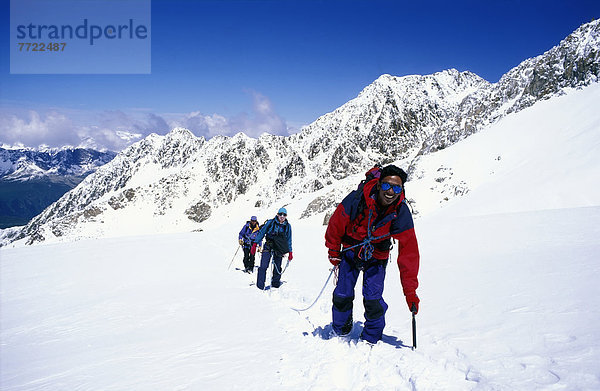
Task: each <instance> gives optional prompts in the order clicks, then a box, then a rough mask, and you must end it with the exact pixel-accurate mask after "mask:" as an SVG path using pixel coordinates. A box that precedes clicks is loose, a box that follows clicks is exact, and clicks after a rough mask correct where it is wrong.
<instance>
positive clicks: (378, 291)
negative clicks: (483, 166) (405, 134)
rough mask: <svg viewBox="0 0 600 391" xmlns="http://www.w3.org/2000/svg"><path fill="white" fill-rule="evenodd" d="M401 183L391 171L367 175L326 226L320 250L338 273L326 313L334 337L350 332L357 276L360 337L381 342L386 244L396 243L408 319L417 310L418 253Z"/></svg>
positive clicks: (403, 176)
mask: <svg viewBox="0 0 600 391" xmlns="http://www.w3.org/2000/svg"><path fill="white" fill-rule="evenodd" d="M371 178H372V179H371ZM406 178H407V174H406V173H405V172H404V170H402V169H400V168H398V167H396V166H394V165H389V166H386V167H384V168H383V169H380V168H379V167H375V168H373V169H371V170H370V171H369V172H368V173H367V181H364V182H363V183H361V185H360V186H359V188H358V189H357V190H355V191H353V192H351V193H350V194H349V195H348V196H346V198H344V200H343V201H342V202H341V203H340V204H339V205H338V206H337V209H336V210H335V212H334V213H333V216H331V219H330V220H329V224H328V226H327V231H326V233H325V245H326V246H327V248H328V249H329V261H330V262H331V263H332V264H333V265H334V266H336V267H337V268H338V281H337V285H336V288H335V290H334V291H333V310H332V312H333V323H332V327H333V331H334V333H335V334H336V335H347V334H349V333H350V332H351V331H352V326H353V319H352V302H353V300H354V287H355V285H356V281H357V280H358V276H359V274H360V272H361V271H362V272H363V290H362V292H363V300H364V306H365V323H364V328H363V330H362V334H361V336H360V337H361V338H362V339H363V340H365V341H367V342H369V343H372V344H375V343H377V341H379V340H380V339H381V336H382V334H383V328H384V327H385V312H386V310H387V308H388V306H387V304H386V303H385V301H384V300H383V297H382V295H383V285H384V280H385V267H386V264H387V260H388V256H389V252H390V247H391V239H395V240H396V241H397V242H398V260H397V262H398V268H399V269H400V281H401V283H402V288H403V291H404V295H405V297H406V302H407V304H408V308H409V310H410V311H411V312H413V313H417V312H418V310H419V297H418V296H417V294H416V289H417V287H418V285H419V282H418V279H417V274H418V272H419V247H418V245H417V238H416V235H415V230H414V224H413V219H412V216H411V212H410V210H409V207H408V205H407V204H406V201H405V193H404V183H405V182H406Z"/></svg>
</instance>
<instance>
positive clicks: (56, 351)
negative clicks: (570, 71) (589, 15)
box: [0, 84, 600, 391]
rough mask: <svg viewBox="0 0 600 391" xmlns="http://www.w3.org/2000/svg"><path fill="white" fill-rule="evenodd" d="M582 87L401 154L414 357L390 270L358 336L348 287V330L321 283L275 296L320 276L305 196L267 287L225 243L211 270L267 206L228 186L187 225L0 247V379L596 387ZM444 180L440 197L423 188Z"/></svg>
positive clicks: (598, 306) (593, 223)
mask: <svg viewBox="0 0 600 391" xmlns="http://www.w3.org/2000/svg"><path fill="white" fill-rule="evenodd" d="M599 94H600V88H599V85H598V84H593V85H592V86H590V87H587V88H585V89H584V90H581V91H571V92H570V93H568V94H567V95H565V96H562V97H558V98H553V99H551V100H548V101H545V102H541V103H538V104H536V105H534V106H533V107H531V108H528V109H525V110H523V111H521V112H519V113H516V114H512V115H511V116H509V117H507V118H505V119H504V120H502V121H500V122H498V123H497V124H496V125H493V126H492V127H489V128H487V129H484V130H482V131H481V132H480V133H478V134H476V135H474V136H471V137H469V138H467V139H466V140H464V141H461V142H460V143H457V144H455V145H453V146H451V147H449V148H446V149H444V150H442V151H439V152H437V153H434V154H432V155H429V156H426V157H423V158H422V159H421V160H420V161H419V162H418V163H417V164H416V165H415V167H414V172H415V175H416V174H419V173H420V174H419V176H421V178H420V179H416V180H414V181H411V182H409V184H407V191H408V192H409V197H410V198H413V199H414V200H415V201H416V203H415V208H416V209H417V210H418V211H419V218H418V219H417V220H416V223H415V224H416V230H417V235H418V238H419V244H420V248H421V253H422V266H421V271H420V282H421V287H420V288H419V290H418V292H419V295H420V297H421V310H420V312H419V314H418V316H417V321H418V324H417V326H418V349H417V350H415V351H412V350H411V349H410V347H409V345H411V328H410V320H411V319H410V313H409V312H408V309H407V308H406V303H405V302H404V298H403V296H402V293H401V288H400V284H399V278H398V271H397V268H396V267H395V265H393V264H391V265H389V266H390V267H389V268H388V277H387V279H386V284H387V287H386V290H385V294H384V297H385V299H386V301H387V302H388V304H389V305H390V308H389V310H388V313H387V315H386V319H387V326H386V328H385V330H384V338H383V340H382V341H381V342H380V343H379V344H377V345H376V346H374V347H373V348H371V347H369V346H367V345H365V344H364V343H363V342H360V341H358V335H359V334H360V330H361V328H362V321H363V317H362V312H363V307H362V300H360V289H357V300H355V309H354V318H355V327H354V330H353V332H352V333H351V336H350V338H349V339H347V340H340V339H338V338H331V337H330V336H329V331H330V325H329V323H330V307H331V292H332V290H333V284H332V283H331V282H330V283H329V284H328V285H327V287H326V288H325V291H324V293H323V297H321V299H320V300H319V301H318V302H317V304H316V305H315V306H314V307H313V308H311V309H309V310H307V311H304V312H300V313H298V312H296V311H294V310H292V309H291V308H290V307H295V308H298V307H306V306H308V305H309V304H310V303H312V301H313V300H314V299H315V297H316V296H317V294H318V293H319V291H320V290H321V288H322V286H323V284H324V282H325V280H326V278H327V276H328V274H329V264H328V262H327V261H326V252H325V250H324V247H323V234H324V229H325V228H324V227H323V226H322V225H321V224H322V218H323V216H322V214H320V215H314V216H311V217H309V218H307V219H302V220H299V219H298V218H297V217H298V216H299V215H300V213H301V212H302V211H303V210H304V208H305V207H306V203H307V202H308V201H309V200H310V199H312V197H308V196H307V197H306V198H305V199H299V198H296V199H290V200H288V201H289V205H287V206H286V207H287V209H288V212H289V218H290V221H291V222H292V224H293V227H294V230H293V232H294V261H293V262H292V263H291V266H290V267H289V269H288V270H287V271H286V272H285V274H284V276H283V280H284V281H285V283H284V284H283V286H282V287H281V288H280V289H272V290H268V291H264V292H263V291H259V290H258V289H256V287H255V286H253V285H251V284H252V282H253V278H252V277H253V276H250V275H247V274H244V273H241V272H240V271H238V270H235V269H236V267H237V268H239V267H241V266H242V265H241V254H240V253H237V256H236V257H235V258H234V259H233V265H232V266H231V269H228V265H229V264H230V262H231V261H232V257H233V256H234V253H235V251H236V245H237V243H236V240H237V232H238V231H239V229H240V228H241V226H242V224H243V222H244V221H245V220H246V219H247V218H248V217H249V215H250V214H256V215H258V216H259V219H261V220H263V219H266V218H269V217H271V215H272V214H274V212H275V210H276V208H274V209H273V210H265V209H259V208H254V207H253V204H251V200H239V202H236V203H233V204H232V206H231V208H229V209H228V210H227V212H226V213H221V214H220V215H219V216H212V217H211V218H210V219H209V220H207V222H208V223H209V224H208V226H209V227H211V228H210V229H208V230H205V231H203V232H194V233H184V234H164V235H153V236H152V235H148V236H136V237H115V238H106V239H99V240H80V241H75V242H71V243H55V244H45V245H36V246H27V247H14V248H2V249H0V320H1V323H0V328H1V334H0V337H1V346H0V389H2V390H3V391H4V390H6V391H9V390H10V391H16V390H75V389H77V390H276V389H277V390H281V389H283V390H309V389H310V390H473V389H476V390H534V389H535V390H538V389H543V390H597V389H600V369H599V366H598V362H600V342H599V341H598V339H597V336H598V335H599V334H600V299H599V297H600V286H599V285H598V283H597V279H598V275H599V274H600V264H599V263H598V261H597V257H598V256H597V254H599V253H600V241H599V240H598V238H599V237H600V228H598V224H597V222H598V221H599V220H600V196H599V192H598V186H597V184H595V180H597V178H599V177H600V176H599V175H598V174H599V173H600V158H599V157H598V155H597V151H598V145H599V144H598V142H599V141H600V123H599V120H598V118H599V117H600V115H599V114H597V113H596V111H597V110H594V109H593V108H594V107H596V106H597V102H598V101H599V96H600V95H599ZM534 125H536V126H534ZM516 134H518V135H519V138H518V139H515V138H514V136H515V135H516ZM498 156H500V157H501V158H500V160H494V158H497V157H498ZM441 166H443V167H441ZM439 168H443V170H441V171H440V170H439ZM556 174H558V175H556ZM438 178H445V179H443V180H441V181H436V179H438ZM354 179H355V178H354ZM461 181H462V182H464V183H465V184H466V188H467V189H468V192H467V193H466V195H464V196H463V197H458V196H456V195H454V193H452V194H450V192H451V191H454V192H455V191H456V187H454V190H452V189H453V187H452V186H453V184H456V183H460V182H461ZM445 185H448V193H447V195H448V199H449V200H448V201H445V200H443V199H442V200H440V199H437V198H435V199H430V198H429V197H428V195H429V194H430V193H432V191H431V190H430V188H431V186H440V187H442V188H443V187H444V186H445ZM438 190H439V189H438ZM442 190H443V189H442ZM434 193H437V190H436V192H434ZM288 201H286V202H288ZM440 201H442V202H441V203H440ZM440 206H443V208H440ZM394 254H395V251H394Z"/></svg>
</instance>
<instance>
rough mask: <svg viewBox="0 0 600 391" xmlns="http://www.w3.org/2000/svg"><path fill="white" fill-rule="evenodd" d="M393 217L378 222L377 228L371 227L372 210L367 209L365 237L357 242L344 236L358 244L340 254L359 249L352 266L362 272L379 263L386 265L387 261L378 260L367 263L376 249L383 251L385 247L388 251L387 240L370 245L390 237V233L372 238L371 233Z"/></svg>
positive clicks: (389, 243) (388, 242)
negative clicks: (367, 217)
mask: <svg viewBox="0 0 600 391" xmlns="http://www.w3.org/2000/svg"><path fill="white" fill-rule="evenodd" d="M394 217H396V215H395V214H389V215H387V216H386V217H384V218H383V219H382V220H381V221H380V222H379V224H378V227H372V218H373V210H372V209H370V208H369V219H368V221H367V237H366V238H365V239H364V240H362V241H358V240H356V239H353V238H350V237H349V236H347V235H345V236H344V238H350V239H352V240H353V241H355V242H358V243H356V244H353V245H351V246H350V247H346V248H343V249H342V251H341V252H345V251H348V250H352V249H354V248H357V247H360V250H359V251H358V253H357V254H356V257H354V264H355V266H356V268H357V269H358V270H364V269H366V268H367V267H369V266H373V265H376V264H379V263H380V264H383V265H385V264H386V263H387V259H385V260H379V262H368V261H369V260H370V259H371V258H372V257H373V252H374V251H375V249H376V248H377V249H378V250H384V248H383V247H384V246H385V247H387V248H385V250H389V249H390V245H391V241H390V240H389V239H388V240H387V241H385V242H380V243H372V242H373V241H375V240H379V239H384V238H388V237H390V236H392V233H391V232H389V233H387V234H385V235H380V236H373V234H372V232H374V231H375V230H376V229H377V228H379V227H381V226H383V225H385V224H387V222H388V221H389V220H391V219H393V218H394Z"/></svg>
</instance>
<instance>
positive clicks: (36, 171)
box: [0, 148, 116, 228]
mask: <svg viewBox="0 0 600 391" xmlns="http://www.w3.org/2000/svg"><path fill="white" fill-rule="evenodd" d="M115 155H116V153H115V152H110V151H107V152H101V151H96V150H93V149H84V148H60V149H47V148H45V149H25V148H10V149H9V148H0V186H1V187H2V191H1V192H0V228H6V227H10V226H15V225H24V224H26V223H27V222H28V221H29V220H31V218H33V217H34V216H36V215H38V214H39V213H40V212H42V211H43V210H44V209H45V208H46V207H48V206H49V205H51V204H52V203H53V202H55V201H56V200H58V199H59V198H60V197H61V196H62V195H63V194H65V193H66V192H67V191H69V190H71V189H73V188H74V187H75V186H77V185H78V184H79V183H80V182H81V181H82V180H83V178H85V177H86V176H88V175H90V174H91V173H93V172H95V171H96V169H97V168H98V167H100V166H102V165H104V164H106V163H108V162H109V161H111V160H112V159H113V158H114V157H115Z"/></svg>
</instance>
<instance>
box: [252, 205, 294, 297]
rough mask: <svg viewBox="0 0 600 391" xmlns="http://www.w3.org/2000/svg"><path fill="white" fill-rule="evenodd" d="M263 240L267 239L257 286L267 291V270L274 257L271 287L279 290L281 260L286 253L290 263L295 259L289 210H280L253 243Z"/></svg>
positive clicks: (259, 268)
mask: <svg viewBox="0 0 600 391" xmlns="http://www.w3.org/2000/svg"><path fill="white" fill-rule="evenodd" d="M263 238H265V245H264V247H263V250H262V256H261V258H260V266H259V267H258V273H257V277H256V286H257V287H258V289H265V279H266V277H267V269H268V268H269V263H270V261H271V257H272V258H273V277H271V287H273V288H279V286H280V285H281V258H282V257H283V255H284V254H286V253H287V254H288V260H289V261H291V260H292V259H293V258H294V255H293V254H292V226H291V225H290V223H289V221H287V210H286V209H285V208H280V209H279V211H278V212H277V216H275V217H274V218H273V219H271V220H267V222H265V223H264V224H263V226H262V227H261V228H260V230H259V231H258V235H256V238H255V239H254V240H253V241H254V242H256V243H260V242H261V241H262V239H263Z"/></svg>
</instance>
